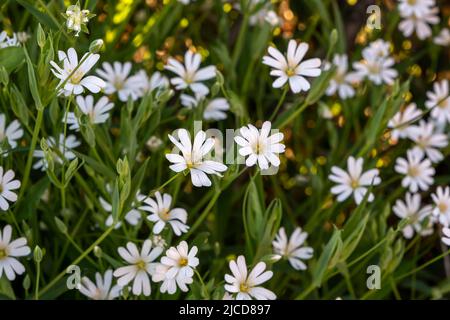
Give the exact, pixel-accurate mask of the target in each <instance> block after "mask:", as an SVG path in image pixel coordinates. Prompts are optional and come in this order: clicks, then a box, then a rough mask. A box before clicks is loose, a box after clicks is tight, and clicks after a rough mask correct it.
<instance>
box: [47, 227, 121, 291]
mask: <svg viewBox="0 0 450 320" xmlns="http://www.w3.org/2000/svg"><path fill="white" fill-rule="evenodd" d="M114 227H115V226H114V225H112V226H111V227H109V228H108V229H106V231H105V232H103V234H102V235H101V236H100V237H99V238H98V239H97V240H95V241H94V243H92V244H91V245H90V247H89V248H87V249H86V250H85V251H84V252H83V253H82V254H81V255H80V256H79V257H78V258H77V259H75V260H74V261H73V262H72V263H71V264H70V265H77V264H79V263H80V262H81V261H82V260H83V259H84V258H85V257H86V256H87V255H88V254H89V253H91V251H92V250H94V248H95V247H96V246H98V245H99V244H100V243H101V242H102V241H103V240H105V238H106V237H107V236H108V235H109V234H110V233H111V232H112V231H113V230H114ZM65 274H66V269H64V270H63V271H62V272H61V273H60V274H58V275H57V276H56V277H55V278H54V279H53V280H52V281H51V282H50V283H49V284H48V285H47V286H45V287H44V288H43V289H42V290H41V291H40V292H39V294H40V295H42V294H44V293H45V292H47V291H48V290H49V289H50V288H51V287H53V286H54V285H55V284H56V283H57V282H58V281H59V280H61V278H62V277H64V275H65Z"/></svg>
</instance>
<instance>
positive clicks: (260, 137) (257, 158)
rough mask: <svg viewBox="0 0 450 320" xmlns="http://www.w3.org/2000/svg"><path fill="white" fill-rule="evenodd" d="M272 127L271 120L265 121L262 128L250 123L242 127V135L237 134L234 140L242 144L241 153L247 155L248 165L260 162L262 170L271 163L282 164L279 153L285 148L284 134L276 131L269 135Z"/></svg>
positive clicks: (274, 164)
mask: <svg viewBox="0 0 450 320" xmlns="http://www.w3.org/2000/svg"><path fill="white" fill-rule="evenodd" d="M271 128H272V124H271V123H270V121H265V122H264V123H263V125H262V128H261V130H258V129H257V128H256V127H255V126H253V125H251V124H249V125H247V126H244V127H242V128H241V129H240V130H239V132H240V134H241V135H240V136H236V137H235V138H234V141H236V143H237V144H238V145H239V146H240V148H239V154H240V155H241V156H243V157H247V159H246V160H245V164H246V165H247V166H248V167H252V166H254V165H255V164H256V163H258V166H259V167H260V168H261V170H265V169H268V168H269V163H270V164H272V165H273V166H275V167H278V166H279V165H280V158H279V157H278V154H280V153H283V152H284V150H285V146H284V144H282V143H280V142H281V141H283V138H284V135H283V133H281V132H277V133H274V134H272V135H270V136H269V134H270V131H271Z"/></svg>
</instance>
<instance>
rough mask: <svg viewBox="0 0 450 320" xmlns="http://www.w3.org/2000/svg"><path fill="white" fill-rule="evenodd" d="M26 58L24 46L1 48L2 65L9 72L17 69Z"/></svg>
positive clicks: (0, 62) (0, 60)
mask: <svg viewBox="0 0 450 320" xmlns="http://www.w3.org/2000/svg"><path fill="white" fill-rule="evenodd" d="M24 58H25V56H24V54H23V50H22V48H19V47H8V48H3V49H0V65H1V66H4V67H5V69H6V71H8V72H9V73H11V72H12V71H13V70H15V69H17V68H18V67H19V66H20V65H21V64H22V63H23V62H24Z"/></svg>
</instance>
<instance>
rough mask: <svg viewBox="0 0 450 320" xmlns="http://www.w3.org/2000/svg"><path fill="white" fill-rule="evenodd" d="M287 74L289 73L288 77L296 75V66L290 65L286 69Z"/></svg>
mask: <svg viewBox="0 0 450 320" xmlns="http://www.w3.org/2000/svg"><path fill="white" fill-rule="evenodd" d="M286 75H287V76H288V77H292V76H294V75H295V68H292V67H288V68H287V69H286Z"/></svg>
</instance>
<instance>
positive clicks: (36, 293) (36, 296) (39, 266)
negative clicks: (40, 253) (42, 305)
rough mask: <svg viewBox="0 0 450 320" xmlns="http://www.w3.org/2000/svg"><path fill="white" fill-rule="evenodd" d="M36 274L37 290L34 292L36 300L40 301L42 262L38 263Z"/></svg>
mask: <svg viewBox="0 0 450 320" xmlns="http://www.w3.org/2000/svg"><path fill="white" fill-rule="evenodd" d="M36 268H37V270H36V272H37V276H36V288H35V292H34V299H35V300H39V280H40V276H41V263H40V262H36Z"/></svg>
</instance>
